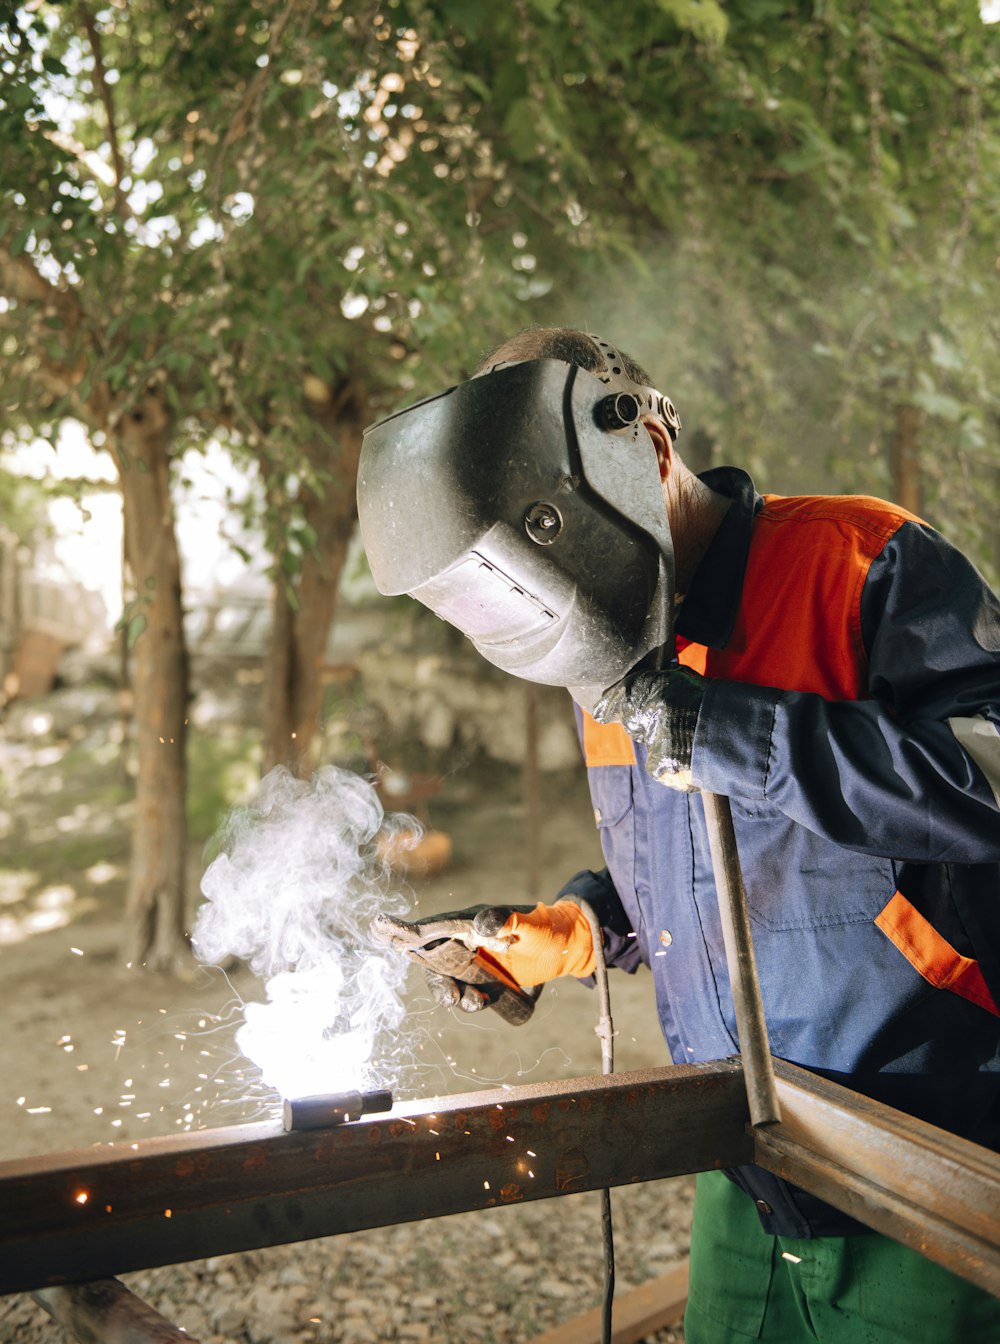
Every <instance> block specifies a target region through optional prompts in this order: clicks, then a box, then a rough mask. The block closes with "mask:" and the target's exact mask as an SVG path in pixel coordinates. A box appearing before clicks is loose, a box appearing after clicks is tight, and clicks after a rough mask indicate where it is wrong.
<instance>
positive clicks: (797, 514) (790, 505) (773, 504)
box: [762, 495, 924, 542]
mask: <svg viewBox="0 0 1000 1344" xmlns="http://www.w3.org/2000/svg"><path fill="white" fill-rule="evenodd" d="M762 512H763V513H768V512H772V513H774V514H778V513H780V514H781V516H782V517H784V518H789V519H793V518H795V519H801V520H803V521H806V520H809V519H813V518H830V519H836V520H839V521H841V522H845V523H852V524H853V525H854V526H855V527H860V528H863V529H864V530H865V531H867V532H871V533H872V534H873V535H875V536H877V537H881V538H882V540H883V542H886V541H888V540H889V538H890V537H891V536H892V534H893V533H894V532H895V531H896V530H897V529H898V528H899V527H901V526H902V525H903V523H922V522H924V519H923V518H918V517H917V515H916V514H915V513H910V512H909V511H908V510H907V509H904V508H903V507H902V506H901V505H899V504H892V503H890V501H889V500H887V499H877V498H876V497H875V496H874V495H765V496H764V508H763V510H762Z"/></svg>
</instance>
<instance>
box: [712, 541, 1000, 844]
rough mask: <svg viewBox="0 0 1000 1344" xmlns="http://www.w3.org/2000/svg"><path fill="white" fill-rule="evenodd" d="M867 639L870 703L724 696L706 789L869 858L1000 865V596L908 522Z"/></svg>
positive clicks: (875, 575)
mask: <svg viewBox="0 0 1000 1344" xmlns="http://www.w3.org/2000/svg"><path fill="white" fill-rule="evenodd" d="M861 626H862V636H863V639H864V644H865V649H866V651H867V654H868V692H869V695H870V696H871V698H870V699H863V700H852V701H827V700H824V699H823V698H822V697H821V696H818V695H813V694H806V693H801V692H794V691H779V690H773V689H769V688H763V687H756V686H749V685H746V684H743V683H736V682H723V681H713V682H712V683H711V685H710V686H709V688H708V691H707V693H706V695H705V700H704V703H703V705H702V711H701V715H700V718H699V722H698V729H697V733H696V736H695V744H694V758H693V762H692V768H693V777H694V782H695V783H696V784H697V785H698V786H699V787H700V788H703V789H711V790H713V791H715V792H718V793H731V794H735V795H737V796H739V797H743V798H750V799H758V800H765V801H767V802H769V803H771V804H772V805H774V806H776V807H777V808H778V809H779V810H780V811H782V812H784V813H785V814H786V815H787V816H789V817H791V818H792V819H793V820H795V821H797V822H799V823H801V824H802V825H803V826H807V827H808V828H809V829H810V830H812V831H815V832H816V833H817V834H819V835H822V836H825V837H826V838H828V839H830V840H832V841H834V842H835V843H837V844H840V845H844V846H846V847H848V848H851V849H855V850H858V851H860V852H862V853H868V854H877V855H880V856H883V857H885V858H891V859H895V860H899V861H903V860H910V861H915V862H960V863H992V862H996V861H997V860H1000V602H998V599H997V597H996V595H995V594H994V593H993V592H992V591H991V590H990V589H989V587H987V585H986V583H985V582H984V580H983V579H982V577H981V576H980V575H979V574H978V572H977V571H976V569H975V568H974V567H973V566H972V565H971V564H970V563H969V561H968V560H967V559H966V558H965V557H964V556H963V555H962V554H961V552H959V551H957V550H956V549H955V548H954V547H953V546H951V545H950V544H949V543H948V542H946V541H945V540H944V538H943V537H941V536H940V535H939V534H938V533H936V532H934V531H933V530H932V529H931V528H929V527H926V526H924V525H923V524H918V523H911V522H907V523H904V524H903V525H902V527H900V528H899V530H898V531H897V532H896V533H895V534H894V535H893V537H892V538H891V539H890V540H889V542H888V543H887V545H886V546H885V548H884V549H883V551H882V552H881V554H880V555H879V556H878V557H877V558H876V560H875V561H874V562H873V563H872V565H871V567H870V569H869V572H868V575H867V577H866V580H865V587H864V590H863V592H862V598H861ZM831 633H832V632H831Z"/></svg>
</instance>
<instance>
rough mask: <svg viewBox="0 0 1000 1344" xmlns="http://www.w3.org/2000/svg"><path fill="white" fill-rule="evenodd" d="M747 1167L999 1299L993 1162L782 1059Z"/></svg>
mask: <svg viewBox="0 0 1000 1344" xmlns="http://www.w3.org/2000/svg"><path fill="white" fill-rule="evenodd" d="M774 1068H775V1075H776V1081H777V1090H778V1098H779V1100H780V1102H781V1116H782V1118H781V1123H780V1124H777V1125H770V1126H765V1127H762V1128H760V1129H757V1130H755V1131H754V1145H755V1151H754V1161H755V1162H757V1164H758V1165H759V1166H762V1167H766V1168H767V1169H768V1170H769V1171H772V1172H774V1174H775V1175H777V1176H783V1177H784V1178H785V1179H786V1180H789V1181H791V1182H792V1183H793V1184H795V1185H799V1186H802V1187H803V1188H804V1189H806V1190H809V1191H811V1192H812V1193H813V1194H814V1195H818V1196H819V1197H820V1198H821V1199H825V1200H826V1201H827V1202H828V1203H830V1204H833V1205H834V1206H835V1207H836V1208H838V1209H841V1210H842V1211H843V1212H844V1213H848V1214H850V1215H851V1216H852V1217H854V1218H857V1219H858V1220H859V1221H860V1222H862V1223H866V1224H867V1225H868V1226H869V1227H873V1228H875V1230H876V1231H878V1232H884V1233H885V1234H886V1235H887V1236H890V1237H893V1238H894V1239H895V1240H896V1241H901V1242H903V1243H905V1244H906V1245H907V1246H911V1247H912V1248H913V1249H914V1250H916V1251H919V1252H920V1253H921V1254H923V1255H926V1256H928V1257H929V1258H930V1259H932V1260H936V1261H937V1262H938V1263H939V1264H942V1265H945V1266H946V1267H947V1268H948V1269H950V1270H952V1272H953V1273H955V1274H960V1275H961V1276H962V1277H963V1278H966V1279H970V1280H971V1281H972V1282H973V1283H978V1284H979V1286H980V1287H982V1288H985V1289H986V1290H987V1291H988V1292H990V1293H993V1294H994V1296H997V1297H1000V1154H997V1153H994V1152H992V1151H991V1150H990V1149H988V1148H981V1147H979V1146H978V1145H977V1144H974V1143H969V1142H968V1140H966V1139H960V1138H958V1137H957V1136H956V1135H954V1134H949V1133H948V1132H947V1131H946V1130H943V1129H938V1128H936V1126H934V1125H929V1124H925V1123H924V1122H923V1121H922V1120H916V1119H914V1118H913V1117H912V1116H909V1115H904V1114H903V1113H902V1112H901V1111H897V1110H894V1109H893V1108H892V1107H889V1106H884V1105H883V1104H882V1103H881V1102H878V1101H872V1100H871V1098H870V1097H863V1096H861V1095H860V1094H859V1093H857V1092H851V1091H849V1090H848V1089H847V1088H844V1087H841V1086H840V1085H839V1084H837V1083H833V1082H829V1081H828V1080H827V1079H825V1078H820V1077H817V1075H816V1074H813V1073H809V1072H807V1071H806V1070H805V1069H798V1068H795V1067H794V1065H791V1064H786V1063H784V1062H783V1061H782V1060H775V1061H774Z"/></svg>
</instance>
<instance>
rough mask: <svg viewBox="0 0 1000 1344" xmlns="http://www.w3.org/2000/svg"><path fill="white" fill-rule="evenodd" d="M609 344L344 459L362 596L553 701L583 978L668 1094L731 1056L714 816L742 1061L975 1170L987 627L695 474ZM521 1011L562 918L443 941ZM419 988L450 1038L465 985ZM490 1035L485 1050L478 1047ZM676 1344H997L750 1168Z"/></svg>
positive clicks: (989, 1018) (939, 587) (932, 537)
mask: <svg viewBox="0 0 1000 1344" xmlns="http://www.w3.org/2000/svg"><path fill="white" fill-rule="evenodd" d="M679 430H680V421H679V419H678V417H677V414H676V412H675V410H674V407H673V405H672V403H671V402H670V400H669V398H667V397H666V396H664V395H663V394H662V393H660V392H658V391H657V390H656V389H655V388H654V387H653V385H652V379H651V378H650V377H649V376H648V375H647V374H646V373H645V372H644V371H643V370H642V369H641V368H639V367H638V366H637V365H636V364H635V363H634V361H632V360H631V359H629V358H628V356H626V355H625V354H624V353H623V352H622V351H621V350H620V349H619V348H618V347H617V346H616V345H612V344H609V343H607V342H605V341H602V340H600V339H598V338H596V337H592V336H589V335H586V334H585V333H583V332H579V331H573V330H568V329H561V328H540V329H533V330H529V331H526V332H523V333H521V334H520V335H518V336H515V337H514V338H513V339H512V340H510V341H508V342H507V343H505V344H504V345H503V346H501V347H500V348H499V349H498V350H496V351H495V352H494V353H493V354H491V355H490V356H489V357H488V358H487V359H486V360H485V361H484V362H483V365H482V367H481V369H480V372H479V374H477V376H476V377H475V378H473V379H471V380H470V381H469V382H466V383H463V384H460V385H458V386H457V387H455V388H452V389H450V390H449V391H447V392H445V393H442V394H441V395H440V396H438V397H434V398H430V399H429V400H427V401H424V402H421V403H419V404H418V405H416V406H414V407H411V408H409V409H408V410H405V411H402V412H400V413H399V414H397V415H395V416H391V417H389V418H388V419H386V420H384V421H382V422H380V423H379V424H378V425H375V426H373V427H372V429H371V430H370V431H369V432H368V435H367V436H366V445H365V451H364V454H363V457H362V464H361V470H360V473H359V511H360V516H361V522H362V531H363V535H364V539H365V544H366V547H367V549H368V554H369V559H370V561H371V565H372V572H373V574H374V577H375V580H376V582H377V583H378V585H379V587H380V588H381V589H382V590H383V591H385V592H410V593H412V594H413V595H414V596H415V597H417V598H418V599H419V600H421V601H423V602H425V603H426V604H427V605H428V606H430V607H431V608H432V609H434V610H435V611H437V612H438V614H440V615H441V616H443V617H444V618H445V619H447V620H450V621H452V622H453V623H454V624H455V625H457V626H458V627H459V629H461V630H463V631H464V632H465V633H466V634H468V635H469V636H470V637H471V638H472V639H473V641H474V642H475V644H476V646H477V648H479V649H480V651H481V652H482V653H483V654H484V655H485V656H486V657H487V658H488V659H490V661H492V662H494V663H496V664H497V665H498V666H500V667H503V668H506V669H507V670H509V671H511V672H513V673H515V674H516V675H519V676H523V677H527V678H528V679H530V680H535V681H540V682H546V683H549V684H555V685H563V686H567V687H569V688H570V690H571V693H572V695H573V698H574V700H575V701H576V707H577V708H576V712H577V717H578V721H579V725H580V736H581V742H582V746H583V751H584V755H585V758H586V763H587V768H588V774H589V781H590V789H591V795H592V798H593V803H594V815H595V818H596V821H597V825H598V827H599V829H600V833H601V840H602V845H603V851H604V856H605V859H606V862H607V867H606V868H605V869H603V870H602V871H601V872H599V873H594V872H584V873H579V874H577V875H576V877H574V878H573V879H572V880H571V881H570V882H569V883H568V884H567V886H566V887H565V888H564V890H563V892H561V893H560V896H561V897H566V896H570V895H577V896H580V897H583V898H585V899H586V900H587V901H588V902H589V903H590V905H591V906H592V907H593V909H594V910H595V911H596V912H597V914H598V917H599V920H600V923H601V925H602V928H603V941H604V951H605V956H606V959H607V961H608V963H609V964H610V965H613V966H618V967H621V968H622V969H624V970H626V971H634V970H635V969H636V968H637V966H638V965H639V963H640V962H644V963H645V964H647V965H648V966H649V967H650V968H651V971H652V975H653V980H654V985H655V991H656V1003H657V1009H658V1013H659V1018H660V1022H661V1025H662V1028H663V1032H664V1035H665V1037H666V1040H667V1043H668V1045H669V1048H670V1054H671V1057H672V1059H673V1060H674V1062H676V1063H693V1062H696V1061H701V1060H712V1059H720V1058H725V1057H727V1056H730V1055H733V1054H735V1053H736V1052H737V1050H738V1044H737V1032H736V1025H735V1021H734V1017H733V1007H732V997H731V994H730V987H729V977H728V972H727V965H726V957H725V951H724V947H723V938H722V932H721V928H720V921H719V911H718V904H717V900H716V893H715V888H714V884H713V877H712V867H711V861H710V857H709V849H708V842H707V834H706V823H705V817H704V814H703V811H702V809H701V807H700V806H697V805H696V804H697V803H698V801H699V800H698V799H697V798H696V796H695V791H697V790H706V791H712V792H716V793H719V794H726V795H728V796H729V797H730V799H731V802H732V809H733V814H734V820H735V826H736V834H737V839H738V845H739V853H740V858H741V860H742V865H743V872H744V880H745V884H746V889H747V902H748V906H749V911H750V917H751V923H752V928H753V937H754V946H755V951H756V956H757V963H758V972H759V977H760V984H761V993H762V997H763V1004H764V1009H765V1014H766V1020H767V1026H768V1030H769V1034H770V1040H771V1047H772V1049H773V1052H774V1053H775V1054H776V1055H778V1056H780V1057H781V1058H784V1059H787V1060H790V1061H792V1062H793V1063H796V1064H798V1065H801V1066H803V1067H805V1068H807V1069H811V1070H813V1071H815V1072H817V1073H820V1074H822V1075H824V1076H826V1077H829V1078H832V1079H834V1080H835V1081H838V1082H841V1083H844V1084H846V1085H847V1086H849V1087H851V1088H853V1089H855V1090H856V1091H859V1092H862V1093H864V1094H866V1095H868V1096H871V1097H874V1098H877V1099H878V1100H880V1101H883V1102H886V1103H888V1104H889V1105H891V1106H895V1107H897V1108H898V1109H900V1110H902V1111H906V1112H909V1113H910V1114H913V1115H916V1116H919V1117H921V1118H923V1119H925V1120H927V1121H930V1122H931V1123H933V1124H936V1125H939V1126H942V1127H943V1128H945V1129H948V1130H951V1131H953V1132H954V1133H956V1134H959V1135H962V1136H963V1137H965V1138H968V1139H971V1140H973V1141H974V1142H976V1143H980V1144H983V1145H985V1146H988V1147H991V1148H994V1149H995V1148H998V1147H1000V1051H998V1044H1000V1010H998V1002H1000V816H998V813H1000V602H998V599H997V597H996V596H995V595H994V594H993V592H991V590H990V589H989V588H988V587H987V585H986V584H985V582H984V581H983V579H982V578H981V576H980V575H979V574H978V573H977V572H976V570H975V569H974V567H973V566H972V565H971V564H970V562H969V561H968V560H967V559H966V558H965V557H964V556H963V555H962V554H960V553H959V552H958V551H957V550H955V549H954V548H953V547H952V546H951V545H949V543H948V542H947V541H945V540H944V539H943V538H942V537H941V536H940V535H939V534H938V533H936V532H935V531H933V530H932V529H931V528H929V527H928V526H926V525H925V524H924V523H922V522H921V521H920V520H919V519H917V518H914V517H913V516H912V515H910V514H908V513H906V512H905V511H904V510H902V509H900V508H897V507H896V506H894V505H892V504H888V503H885V502H883V501H880V500H876V499H870V498H862V497H817V496H807V497H800V498H783V497H780V496H764V497H762V496H760V495H759V494H758V493H757V492H756V490H755V488H754V485H753V483H752V481H751V480H750V478H749V477H748V476H747V475H746V474H745V473H744V472H742V471H740V470H737V469H735V468H720V469H716V470H712V471H709V472H706V473H704V474H703V475H701V476H695V475H694V474H692V473H691V472H690V471H689V470H688V468H687V467H686V466H685V465H684V462H683V460H682V458H681V457H680V455H679V454H678V452H677V448H676V440H677V437H678V432H679ZM452 919H453V924H454V927H455V928H456V929H458V930H459V931H461V930H462V929H464V930H465V941H466V942H467V943H468V944H469V946H470V947H472V948H475V949H476V950H477V957H476V959H475V960H476V964H477V965H478V966H479V967H482V966H484V965H485V966H487V967H489V968H491V969H492V970H494V971H495V972H496V974H497V975H498V976H500V977H501V978H502V979H503V980H505V981H506V983H507V985H508V987H509V986H510V985H513V986H514V987H515V989H519V990H521V991H530V992H536V991H535V990H534V989H533V988H532V987H537V986H540V985H542V984H543V983H545V982H546V981H547V980H550V979H554V978H555V977H557V976H560V975H573V976H577V977H581V978H583V977H587V976H589V975H590V974H591V973H592V972H593V970H594V965H595V952H594V945H593V938H592V935H591V932H590V925H589V924H588V922H587V920H586V919H585V918H584V917H583V915H582V913H581V911H580V910H579V908H578V907H577V906H576V905H575V904H573V903H572V902H571V901H570V900H566V899H558V898H557V899H556V900H555V902H554V903H552V904H542V905H537V906H535V907H534V908H530V907H529V908H525V907H507V908H503V909H496V908H488V909H485V910H484V909H479V910H475V909H472V910H468V911H464V912H458V914H457V915H456V916H454V917H452ZM475 979H476V977H475V976H471V977H470V979H469V980H468V981H465V980H462V979H460V978H457V977H455V976H453V975H439V976H438V978H437V981H436V984H437V990H438V992H439V994H440V996H441V998H442V999H443V1001H446V1002H453V1003H457V1004H459V1005H460V1006H461V1007H462V1008H465V1009H468V1010H470V1011H475V1010H477V1009H478V1008H480V1007H484V1006H486V1005H487V1004H488V1003H490V1002H491V999H492V998H493V997H495V996H494V995H492V993H491V991H490V989H489V987H488V985H487V986H486V987H484V986H483V984H482V983H478V984H477V983H473V982H474V980H475ZM511 1020H518V1019H517V1017H516V1015H511ZM685 1337H686V1339H687V1340H688V1344H723V1342H726V1344H728V1342H730V1341H743V1340H755V1339H760V1340H766V1341H783V1342H784V1341H788V1342H789V1344H791V1342H792V1341H795V1342H796V1344H798V1341H806V1340H810V1341H812V1340H820V1341H823V1342H824V1344H842V1342H843V1344H858V1342H859V1341H865V1342H866V1344H889V1342H890V1341H899V1344H922V1342H925V1344H951V1342H952V1341H953V1342H954V1344H959V1342H960V1341H961V1344H966V1341H969V1340H975V1341H986V1340H1000V1301H998V1300H997V1299H995V1298H993V1297H991V1296H990V1295H988V1294H987V1293H985V1292H983V1291H982V1290H980V1289H978V1288H976V1287H975V1286H973V1285H971V1284H969V1283H967V1282H966V1281H965V1280H963V1279H959V1278H957V1277H955V1276H953V1275H951V1274H950V1273H949V1272H948V1271H946V1270H945V1269H943V1268H941V1267H940V1266H938V1265H936V1264H933V1263H931V1262H930V1261H928V1260H925V1259H924V1258H923V1257H921V1256H920V1255H918V1254H917V1253H916V1252H914V1251H911V1250H909V1249H907V1248H906V1247H904V1246H902V1245H900V1244H897V1243H896V1242H894V1241H891V1240H890V1239H888V1238H886V1237H883V1236H881V1235H879V1234H877V1233H875V1232H872V1231H870V1230H869V1229H867V1228H865V1227H863V1226H862V1225H860V1224H859V1223H857V1222H855V1221H853V1220H852V1219H851V1218H849V1217H847V1216H846V1215H844V1214H842V1213H840V1212H839V1211H837V1210H836V1209H834V1208H833V1207H831V1206H830V1205H828V1204H825V1203H823V1202H821V1201H820V1200H819V1199H817V1198H815V1197H814V1196H812V1195H810V1194H808V1193H807V1192H805V1191H803V1190H801V1189H797V1188H796V1187H794V1186H792V1185H790V1184H788V1183H787V1182H784V1181H782V1180H780V1179H779V1178H777V1177H775V1176H773V1175H771V1174H769V1173H767V1172H764V1171H763V1170H761V1169H760V1168H757V1167H753V1166H751V1167H744V1168H740V1169H739V1170H735V1171H730V1172H726V1173H719V1172H709V1173H704V1174H702V1175H700V1176H699V1177H698V1179H697V1197H696V1202H695V1214H694V1224H693V1229H692V1244H691V1289H690V1297H689V1302H688V1308H687V1314H686V1316H685Z"/></svg>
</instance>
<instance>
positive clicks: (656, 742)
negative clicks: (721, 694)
mask: <svg viewBox="0 0 1000 1344" xmlns="http://www.w3.org/2000/svg"><path fill="white" fill-rule="evenodd" d="M707 687H708V681H707V680H706V678H705V677H701V676H699V675H698V673H697V672H692V671H691V670H690V669H689V668H686V667H675V668H671V669H670V671H668V672H633V673H632V674H631V675H629V676H627V677H625V678H624V679H623V680H622V681H619V682H618V683H617V684H616V685H614V686H612V687H611V688H610V689H609V690H607V691H605V692H604V694H603V695H602V696H601V698H600V700H598V702H597V704H596V705H595V706H594V709H593V716H594V718H595V719H596V720H597V722H598V723H620V724H621V725H622V727H623V728H624V729H625V731H626V732H627V733H628V735H629V737H631V738H632V739H633V741H635V742H640V743H642V745H643V746H644V747H645V748H646V770H647V771H648V772H649V774H651V775H652V776H653V778H654V779H655V780H658V781H659V783H661V784H666V785H667V787H668V788H671V789H677V790H679V791H680V792H682V793H692V792H694V788H695V785H694V783H693V781H692V778H691V756H692V754H693V752H694V734H695V729H696V728H697V727H698V715H699V713H700V712H701V702H702V700H703V699H704V698H705V691H706V689H707Z"/></svg>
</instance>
